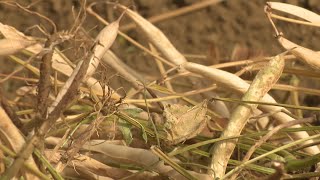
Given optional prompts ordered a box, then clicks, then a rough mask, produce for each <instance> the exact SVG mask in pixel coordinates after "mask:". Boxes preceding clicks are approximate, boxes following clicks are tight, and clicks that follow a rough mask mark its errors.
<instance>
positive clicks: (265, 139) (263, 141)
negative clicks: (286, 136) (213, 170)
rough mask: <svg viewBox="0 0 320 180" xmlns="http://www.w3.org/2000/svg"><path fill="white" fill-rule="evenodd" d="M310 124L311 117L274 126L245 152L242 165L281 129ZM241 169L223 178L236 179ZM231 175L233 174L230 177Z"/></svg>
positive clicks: (312, 119)
mask: <svg viewBox="0 0 320 180" xmlns="http://www.w3.org/2000/svg"><path fill="white" fill-rule="evenodd" d="M312 122H314V118H312V117H311V118H304V119H298V120H294V121H290V122H287V123H285V124H280V125H278V126H276V127H275V128H273V129H272V130H271V131H269V132H268V133H267V134H266V135H264V136H263V137H262V138H261V139H260V140H259V141H257V142H256V143H255V144H254V145H253V146H251V148H250V149H249V150H248V151H247V153H246V155H245V156H244V158H243V159H242V163H244V162H246V161H248V160H249V159H250V157H251V156H252V154H253V153H254V151H255V150H256V149H257V148H259V147H260V146H261V145H262V144H263V143H265V142H266V141H267V140H268V139H270V138H271V137H272V136H274V134H276V133H278V132H279V131H280V130H281V129H283V128H287V127H291V126H293V125H296V124H304V123H312ZM241 169H242V168H241V167H237V168H234V169H233V170H232V172H229V173H228V176H227V175H226V176H224V178H228V179H229V178H230V180H233V179H236V178H237V176H238V173H239V171H240V170H241ZM232 173H234V174H233V175H232ZM231 175H232V176H231ZM229 176H231V177H229Z"/></svg>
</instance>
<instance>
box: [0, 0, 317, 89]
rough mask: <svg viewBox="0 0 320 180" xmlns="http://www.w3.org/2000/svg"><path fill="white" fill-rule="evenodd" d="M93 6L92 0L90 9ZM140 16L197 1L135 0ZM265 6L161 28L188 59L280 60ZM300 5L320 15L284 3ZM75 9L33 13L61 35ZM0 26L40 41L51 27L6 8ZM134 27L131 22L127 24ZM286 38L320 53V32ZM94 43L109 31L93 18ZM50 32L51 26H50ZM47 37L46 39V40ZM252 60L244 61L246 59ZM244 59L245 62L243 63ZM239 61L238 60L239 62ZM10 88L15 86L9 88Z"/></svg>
mask: <svg viewBox="0 0 320 180" xmlns="http://www.w3.org/2000/svg"><path fill="white" fill-rule="evenodd" d="M92 1H93V0H88V3H90V2H92ZM17 2H19V3H21V4H22V5H25V6H26V5H29V4H30V3H31V2H38V1H36V0H20V1H17ZM119 2H120V3H124V4H132V1H131V0H120V1H119ZM134 2H135V7H136V10H137V11H138V12H139V13H140V14H142V15H143V16H144V17H151V16H155V15H159V14H162V13H166V12H169V11H172V10H175V9H177V8H181V7H184V6H188V5H190V4H192V3H196V2H198V1H197V0H161V1H157V0H135V1H134ZM265 2H266V1H265V0H250V1H248V0H226V1H223V2H221V3H218V4H216V5H211V6H209V7H207V8H204V9H201V10H198V11H194V12H192V13H189V14H185V15H182V16H179V17H175V18H172V19H168V20H165V21H162V22H159V23H156V25H157V26H158V27H159V28H160V29H161V30H162V31H163V32H164V34H165V35H167V37H168V38H169V39H170V41H171V42H172V43H173V44H174V45H175V46H176V48H177V49H178V50H179V51H181V52H182V53H184V54H196V55H204V56H207V57H211V55H212V52H213V51H214V52H215V53H214V54H215V55H214V56H215V58H216V59H219V62H221V61H229V60H230V59H232V58H231V56H232V52H233V50H234V49H235V47H242V48H245V49H247V50H248V51H249V52H251V53H249V55H248V56H252V55H253V56H255V55H257V54H260V55H261V54H263V55H275V54H277V53H280V52H282V51H283V49H282V48H281V47H280V46H279V45H278V43H277V41H276V39H275V38H274V36H273V35H274V32H273V30H272V28H271V25H270V23H269V22H268V20H267V18H266V16H265V14H264V11H263V9H264V5H265ZM282 2H287V3H291V4H295V5H299V6H302V7H304V8H307V9H310V10H312V11H314V12H316V13H319V11H320V6H319V5H318V4H319V3H318V4H317V3H316V1H313V0H291V1H290V0H286V1H285V0H283V1H282ZM72 6H75V8H77V7H79V4H78V1H76V0H72V1H71V0H68V1H65V0H50V1H49V0H47V1H40V2H38V3H37V4H36V5H35V6H34V7H32V9H33V10H36V11H37V12H39V13H41V14H43V15H45V16H47V17H49V18H50V19H52V20H53V21H54V22H55V23H56V24H57V27H58V29H59V30H67V29H68V28H70V27H71V26H72V24H73V14H72V10H71V9H72ZM96 10H97V11H98V12H99V14H100V15H101V16H102V17H104V18H106V19H109V21H110V20H111V19H114V18H115V17H117V16H118V14H119V13H116V14H113V12H114V10H113V9H112V7H110V5H109V6H108V5H104V4H102V5H99V6H98V8H96ZM0 22H1V23H4V24H8V25H11V26H14V27H15V28H17V29H18V30H20V31H22V32H25V33H26V34H31V35H39V31H37V30H35V29H32V30H28V31H26V30H27V29H29V28H30V27H32V26H33V25H36V24H37V25H38V24H42V25H43V24H48V23H46V22H45V21H43V20H40V18H38V17H37V16H35V15H30V14H27V13H25V12H23V11H21V10H17V8H13V7H9V6H7V5H3V4H0ZM128 22H129V19H128V18H126V19H124V20H123V21H122V24H126V23H128ZM276 23H277V25H278V27H279V29H280V30H281V31H282V32H283V33H284V35H285V37H287V38H288V39H290V40H292V41H293V42H295V43H298V44H300V45H302V46H305V47H308V48H311V49H314V50H319V49H320V44H319V43H318V40H317V38H316V37H319V35H320V31H319V30H317V29H316V28H312V27H306V26H300V25H295V24H289V23H281V22H276ZM84 25H85V29H87V30H88V31H89V32H90V34H91V35H92V37H95V35H96V34H97V32H98V31H99V30H100V29H101V28H102V27H103V25H102V24H101V23H100V22H98V21H97V20H96V19H95V18H94V17H92V16H90V15H88V17H87V19H86V22H85V23H84ZM46 27H47V28H50V27H49V26H46ZM126 33H127V34H128V35H130V36H131V37H133V38H135V39H137V40H139V41H140V42H142V43H143V44H144V45H146V46H147V44H146V43H145V39H143V37H141V34H140V33H139V32H138V31H135V30H130V31H128V32H126ZM42 36H43V35H42ZM118 39H119V40H118V41H117V42H116V44H115V45H114V47H113V50H114V51H115V52H116V54H117V55H119V56H120V57H121V58H122V59H123V61H125V62H126V63H127V64H129V65H130V66H132V67H133V68H135V69H136V70H137V71H139V72H142V73H144V74H154V72H155V69H154V65H153V61H152V60H150V58H151V57H149V56H146V55H145V54H144V53H143V52H141V51H139V50H137V49H136V48H135V47H133V46H131V45H129V44H128V43H126V42H124V41H123V39H121V38H118ZM245 58H248V57H242V59H245ZM240 59H241V58H240ZM190 60H191V61H202V63H203V64H207V65H209V64H213V63H215V60H214V59H210V58H206V59H190ZM233 60H237V59H233ZM8 66H9V67H11V66H13V65H10V63H9V65H8V63H7V60H5V59H1V60H0V67H8ZM11 71H12V68H0V73H10V72H11ZM9 86H10V85H9Z"/></svg>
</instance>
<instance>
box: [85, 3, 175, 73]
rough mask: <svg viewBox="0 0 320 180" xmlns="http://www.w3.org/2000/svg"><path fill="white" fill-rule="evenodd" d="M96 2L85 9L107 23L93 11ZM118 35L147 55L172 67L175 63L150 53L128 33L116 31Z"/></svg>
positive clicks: (105, 22) (106, 23)
mask: <svg viewBox="0 0 320 180" xmlns="http://www.w3.org/2000/svg"><path fill="white" fill-rule="evenodd" d="M95 4H96V3H92V4H91V5H90V6H89V7H88V8H87V11H88V13H89V14H91V15H93V16H94V17H96V18H97V19H98V20H99V21H101V22H102V23H103V24H105V25H108V24H109V23H108V22H107V21H105V20H104V19H103V18H102V17H101V16H99V15H98V14H97V13H96V12H94V11H93V9H92V6H93V5H95ZM122 7H123V9H126V10H127V11H128V10H129V9H127V8H126V7H124V6H122ZM118 33H119V35H120V36H122V37H123V38H125V39H126V40H127V41H129V42H130V43H132V44H133V45H135V46H136V47H138V48H139V49H141V50H143V51H144V52H146V53H148V54H149V55H151V56H153V57H155V58H157V59H158V60H159V61H161V62H163V63H165V64H167V65H169V66H171V67H174V66H175V65H174V64H173V63H171V62H169V61H168V60H166V59H164V58H162V57H161V56H159V55H157V54H154V53H152V52H151V51H150V50H149V49H148V48H145V47H144V46H143V45H141V44H140V43H138V42H137V41H135V40H134V39H132V38H131V37H129V36H128V35H126V34H124V33H123V32H121V31H119V32H118Z"/></svg>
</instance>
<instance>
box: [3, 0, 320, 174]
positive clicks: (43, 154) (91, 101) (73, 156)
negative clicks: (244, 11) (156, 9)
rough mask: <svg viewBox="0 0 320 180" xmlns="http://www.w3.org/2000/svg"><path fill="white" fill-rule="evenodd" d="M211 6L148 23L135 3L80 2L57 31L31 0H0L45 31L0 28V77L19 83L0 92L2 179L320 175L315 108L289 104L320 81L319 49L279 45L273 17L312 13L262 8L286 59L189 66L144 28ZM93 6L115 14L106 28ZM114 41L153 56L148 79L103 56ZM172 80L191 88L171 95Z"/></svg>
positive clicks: (310, 22)
mask: <svg viewBox="0 0 320 180" xmlns="http://www.w3.org/2000/svg"><path fill="white" fill-rule="evenodd" d="M221 1H222V0H205V1H200V2H198V3H195V4H193V5H191V6H187V7H183V8H181V9H178V10H176V11H174V12H172V13H169V14H166V16H159V17H158V18H153V19H150V20H147V19H145V18H143V17H142V16H141V15H139V13H137V12H136V11H134V10H132V9H134V6H131V7H130V6H128V7H127V6H124V5H121V4H120V3H114V2H105V1H104V2H94V3H91V4H87V2H86V0H79V1H78V2H77V3H78V6H77V8H74V9H72V10H70V11H72V12H73V15H74V24H73V25H72V26H71V27H70V29H68V30H67V31H66V30H64V31H61V30H59V28H58V27H57V25H56V24H55V22H53V21H52V20H51V19H50V18H48V17H46V16H44V15H42V14H40V13H38V12H36V11H35V10H34V7H35V6H36V5H37V3H34V4H30V5H29V6H22V5H20V4H18V3H16V2H14V1H8V2H7V1H3V2H1V4H2V5H4V6H10V7H14V8H16V9H17V10H19V11H23V12H25V13H27V14H29V15H30V16H29V17H28V18H39V19H41V21H42V22H43V23H44V24H45V26H43V25H40V26H38V25H37V26H34V27H32V30H34V31H38V32H40V34H42V35H41V36H38V37H35V36H27V35H25V34H23V33H22V32H19V31H18V30H17V29H15V28H14V27H12V26H9V25H5V24H2V23H0V32H1V34H2V39H1V40H0V55H1V56H2V57H6V58H4V59H5V60H6V61H10V62H14V63H16V68H15V69H14V70H12V72H11V73H10V74H5V75H4V74H1V80H0V81H1V83H2V84H3V83H8V82H13V83H14V82H16V81H21V80H22V81H21V82H22V83H21V82H20V83H19V87H16V89H13V88H11V89H12V92H11V96H12V97H10V98H9V97H6V96H5V94H7V92H5V90H4V89H0V90H1V91H0V99H1V107H0V120H1V123H0V132H1V133H0V140H1V143H0V171H1V172H0V173H1V179H13V178H16V179H20V178H24V179H30V180H31V179H215V178H219V179H236V178H240V179H255V178H261V177H263V178H265V179H298V178H311V177H313V178H315V177H318V176H320V172H319V171H320V167H319V165H318V162H319V161H320V157H319V152H320V150H319V146H318V144H319V137H320V134H319V130H320V128H319V127H318V126H317V122H316V121H317V116H316V113H315V112H317V111H319V110H320V108H318V107H307V106H303V104H301V103H300V99H299V98H300V96H301V94H312V95H320V92H319V90H317V89H312V88H305V87H300V86H299V81H301V80H305V79H308V78H310V79H311V78H313V79H319V77H320V74H319V73H318V70H319V69H320V54H318V53H317V52H315V51H313V50H310V49H307V48H305V47H302V46H299V45H297V44H295V43H293V42H291V41H290V40H288V39H286V38H285V32H284V33H282V32H280V31H279V30H278V29H277V25H276V24H277V23H276V22H274V20H275V19H276V20H278V21H279V20H280V21H287V22H290V23H296V24H302V25H305V26H316V27H318V26H320V24H319V23H320V16H319V15H317V14H315V13H313V12H311V11H309V10H306V9H303V8H300V7H298V6H294V5H289V4H285V3H278V2H268V3H267V4H266V5H265V14H266V18H267V19H268V20H269V21H270V24H271V26H272V27H273V29H274V31H275V35H276V40H278V43H279V44H280V45H281V46H283V47H284V49H285V52H283V53H281V54H278V55H275V56H272V57H261V58H259V59H248V60H243V61H232V62H227V63H216V64H214V65H212V66H208V65H204V64H201V63H195V62H191V61H188V60H187V59H186V57H185V56H184V55H183V54H181V53H180V52H179V51H178V50H177V49H176V48H175V47H174V46H173V45H172V44H171V42H170V40H169V39H168V38H167V37H166V35H165V34H164V33H162V32H161V31H160V30H159V29H158V28H157V27H156V26H155V25H153V24H152V23H151V22H155V21H160V20H163V19H164V18H171V17H174V16H178V15H181V14H184V13H188V12H191V11H194V10H197V9H201V8H204V7H207V6H209V5H212V4H216V3H220V2H221ZM101 4H108V5H109V6H110V7H112V8H114V12H115V14H116V15H117V16H118V18H117V20H116V21H114V22H111V23H108V22H107V21H106V20H104V18H102V17H101V16H100V15H99V14H98V13H97V12H96V11H95V8H97V7H98V6H99V5H101ZM231 13H232V12H231ZM274 13H276V14H274ZM279 14H280V15H279ZM87 16H92V17H94V18H96V19H97V20H99V22H101V23H102V24H104V25H105V28H103V29H102V30H101V31H100V32H99V34H98V35H97V37H96V38H92V37H91V36H90V35H89V33H88V31H89V30H86V29H85V28H83V24H85V23H86V17H87ZM123 18H127V19H130V20H131V21H132V22H131V23H134V24H135V25H133V24H127V25H125V28H126V29H130V28H131V29H132V28H135V27H136V28H137V29H139V31H138V33H139V35H140V36H142V37H143V38H144V40H145V42H144V43H145V44H147V45H146V46H145V45H142V44H140V43H139V42H137V41H135V40H134V39H133V38H131V37H130V36H128V35H127V34H125V33H123V32H121V31H120V30H119V24H120V21H121V20H122V19H123ZM117 36H120V37H121V39H120V40H121V41H127V42H128V43H131V44H132V45H133V46H135V47H136V48H137V49H139V50H142V51H143V52H144V53H146V54H148V55H149V56H150V57H152V58H150V61H154V64H156V66H157V69H155V70H158V71H159V73H158V74H159V76H156V77H152V78H150V76H148V78H145V76H144V75H143V74H141V73H140V72H139V71H137V70H136V69H134V68H132V67H130V66H128V65H127V64H126V63H124V61H123V60H121V59H120V58H119V57H118V56H117V55H116V54H115V53H114V52H113V51H112V50H110V47H111V46H112V45H113V43H114V41H116V38H117ZM276 40H275V43H276ZM261 43H263V42H261ZM195 48H196V47H195ZM119 51H121V49H120V50H119ZM216 62H218V61H216ZM0 68H6V67H0ZM110 68H111V69H113V71H115V72H116V74H110V73H108V71H109V69H110ZM146 68H147V67H146ZM226 68H228V69H230V71H227V70H224V69H226ZM234 70H235V71H236V72H234ZM246 72H250V76H245V77H249V78H247V79H244V76H243V75H244V74H245V73H246ZM298 77H302V78H303V79H301V78H300V80H299V78H298ZM113 78H121V79H124V80H126V83H127V87H129V88H127V87H120V88H119V87H112V85H111V84H110V80H111V79H113ZM201 81H205V82H206V83H198V84H197V82H201ZM180 82H189V83H194V84H195V85H194V86H192V87H193V88H188V87H186V88H184V91H181V87H179V88H178V86H179V83H180ZM177 89H179V91H178V90H177ZM271 89H272V90H273V94H274V95H278V97H280V95H279V94H281V93H285V94H286V99H290V100H291V101H290V102H291V104H285V103H282V102H283V101H284V100H281V99H279V100H277V101H276V100H275V99H274V98H273V96H271V95H270V94H268V92H269V91H270V90H271Z"/></svg>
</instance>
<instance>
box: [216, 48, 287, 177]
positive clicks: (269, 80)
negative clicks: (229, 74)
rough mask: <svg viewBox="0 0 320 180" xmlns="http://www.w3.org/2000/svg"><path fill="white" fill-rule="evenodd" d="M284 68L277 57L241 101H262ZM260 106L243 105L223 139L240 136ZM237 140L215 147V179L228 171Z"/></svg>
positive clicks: (220, 143) (261, 73) (281, 61)
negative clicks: (252, 114) (253, 112)
mask: <svg viewBox="0 0 320 180" xmlns="http://www.w3.org/2000/svg"><path fill="white" fill-rule="evenodd" d="M283 68H284V59H283V55H282V54H281V55H278V56H275V57H274V59H272V60H271V61H270V62H269V64H268V65H267V66H266V67H265V68H264V69H262V70H261V71H260V72H259V73H258V74H257V75H256V77H255V79H254V80H253V82H252V84H251V85H250V87H249V89H248V90H247V92H246V93H245V94H244V96H243V97H242V99H241V100H244V101H260V100H261V99H262V97H263V96H265V95H266V94H267V92H268V91H269V90H270V89H271V87H272V86H273V85H274V84H275V83H276V82H277V81H278V79H279V78H280V76H281V74H282V70H283ZM257 106H258V105H254V104H241V105H239V106H237V108H236V109H235V110H234V111H233V112H232V114H231V116H230V119H229V123H228V124H227V127H226V128H225V129H224V131H223V133H222V135H221V137H222V138H225V137H231V136H237V135H240V134H241V132H242V129H243V128H244V126H245V125H246V123H247V120H248V119H249V117H250V115H251V113H252V111H253V110H254V109H256V108H257ZM236 142H237V140H227V141H223V142H218V143H216V144H215V145H214V148H213V151H212V159H211V166H210V167H211V168H212V171H213V172H214V173H212V172H211V171H210V173H211V176H212V177H213V178H216V177H219V178H221V177H222V176H223V175H224V174H225V171H226V168H227V165H228V161H229V158H230V157H231V155H232V153H233V150H234V148H235V146H236Z"/></svg>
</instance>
